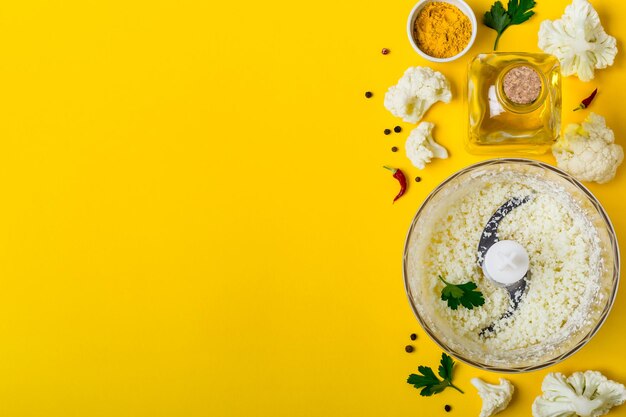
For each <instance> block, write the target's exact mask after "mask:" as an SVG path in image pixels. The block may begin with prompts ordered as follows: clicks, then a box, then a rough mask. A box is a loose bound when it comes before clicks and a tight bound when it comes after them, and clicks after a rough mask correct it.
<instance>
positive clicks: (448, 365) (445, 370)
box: [439, 353, 454, 380]
mask: <svg viewBox="0 0 626 417" xmlns="http://www.w3.org/2000/svg"><path fill="white" fill-rule="evenodd" d="M453 366H454V361H453V360H452V358H451V357H450V356H448V355H446V354H445V353H442V354H441V363H440V365H439V376H440V377H442V378H443V379H449V380H452V367H453Z"/></svg>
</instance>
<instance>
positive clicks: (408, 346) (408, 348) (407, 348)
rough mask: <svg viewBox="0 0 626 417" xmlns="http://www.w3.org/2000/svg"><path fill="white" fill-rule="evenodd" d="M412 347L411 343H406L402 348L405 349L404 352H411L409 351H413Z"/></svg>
mask: <svg viewBox="0 0 626 417" xmlns="http://www.w3.org/2000/svg"><path fill="white" fill-rule="evenodd" d="M414 349H415V348H414V347H413V346H411V345H406V346H405V347H404V350H405V351H406V353H411V352H413V350H414Z"/></svg>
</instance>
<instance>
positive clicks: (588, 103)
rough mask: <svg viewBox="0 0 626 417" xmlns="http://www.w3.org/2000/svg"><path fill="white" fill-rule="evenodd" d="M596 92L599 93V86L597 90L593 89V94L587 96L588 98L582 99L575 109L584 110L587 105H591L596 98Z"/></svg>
mask: <svg viewBox="0 0 626 417" xmlns="http://www.w3.org/2000/svg"><path fill="white" fill-rule="evenodd" d="M596 94H598V89H597V88H596V89H595V90H593V93H591V95H590V96H589V97H587V98H586V99H584V100H583V101H581V102H580V104H579V105H578V107H576V108H575V109H574V111H576V110H583V109H586V108H587V107H589V105H590V104H591V102H592V101H593V99H594V98H595V96H596Z"/></svg>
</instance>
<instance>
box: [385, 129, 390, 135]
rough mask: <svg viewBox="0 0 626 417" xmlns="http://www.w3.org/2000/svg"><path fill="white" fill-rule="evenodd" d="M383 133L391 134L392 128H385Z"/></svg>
mask: <svg viewBox="0 0 626 417" xmlns="http://www.w3.org/2000/svg"><path fill="white" fill-rule="evenodd" d="M383 133H384V134H385V135H390V134H391V129H385V130H383Z"/></svg>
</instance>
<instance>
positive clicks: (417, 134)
mask: <svg viewBox="0 0 626 417" xmlns="http://www.w3.org/2000/svg"><path fill="white" fill-rule="evenodd" d="M433 127H435V125H434V124H432V123H430V122H422V123H420V124H419V126H417V127H416V128H415V129H413V130H412V131H411V133H410V134H409V137H408V138H407V140H406V144H405V146H404V147H405V149H406V156H407V157H408V158H409V159H410V160H411V162H412V163H413V165H415V166H416V167H417V168H419V169H424V167H426V164H428V163H429V162H430V161H431V160H432V158H440V159H446V158H448V151H447V150H446V148H444V147H443V146H441V145H440V144H438V143H437V142H435V139H433Z"/></svg>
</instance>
